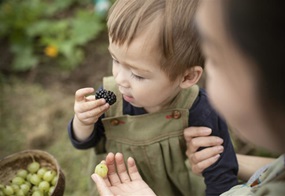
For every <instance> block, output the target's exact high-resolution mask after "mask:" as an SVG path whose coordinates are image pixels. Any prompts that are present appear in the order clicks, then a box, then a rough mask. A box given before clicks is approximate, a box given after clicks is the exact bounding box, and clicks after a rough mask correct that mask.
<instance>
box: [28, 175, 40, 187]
mask: <svg viewBox="0 0 285 196" xmlns="http://www.w3.org/2000/svg"><path fill="white" fill-rule="evenodd" d="M30 182H31V183H32V184H33V185H36V186H37V185H38V184H39V183H40V182H41V178H40V177H39V176H38V175H37V174H33V175H32V177H31V179H30Z"/></svg>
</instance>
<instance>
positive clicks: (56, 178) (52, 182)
mask: <svg viewBox="0 0 285 196" xmlns="http://www.w3.org/2000/svg"><path fill="white" fill-rule="evenodd" d="M57 180H58V176H55V177H54V178H53V179H52V181H51V185H53V186H55V185H56V183H57Z"/></svg>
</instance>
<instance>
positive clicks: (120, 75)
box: [114, 68, 129, 88]
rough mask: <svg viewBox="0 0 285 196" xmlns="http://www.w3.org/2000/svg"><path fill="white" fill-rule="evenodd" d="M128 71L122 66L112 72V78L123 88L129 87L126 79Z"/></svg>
mask: <svg viewBox="0 0 285 196" xmlns="http://www.w3.org/2000/svg"><path fill="white" fill-rule="evenodd" d="M127 74H128V71H127V70H125V69H124V68H121V69H119V70H117V73H116V74H114V78H115V81H116V83H117V84H118V85H119V86H121V87H124V88H129V81H128V75H127Z"/></svg>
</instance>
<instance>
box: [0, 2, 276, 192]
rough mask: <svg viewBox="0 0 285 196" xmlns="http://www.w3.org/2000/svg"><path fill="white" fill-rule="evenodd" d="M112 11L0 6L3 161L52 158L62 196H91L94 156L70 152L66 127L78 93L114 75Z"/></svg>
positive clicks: (103, 5)
mask: <svg viewBox="0 0 285 196" xmlns="http://www.w3.org/2000/svg"><path fill="white" fill-rule="evenodd" d="M112 3H113V0H64V1H62V0H29V1H22V0H0V159H1V158H3V157H5V156H7V155H10V154H12V153H16V152H19V151H22V150H26V149H41V150H44V151H47V152H49V153H50V154H52V155H53V156H54V157H55V158H56V159H57V160H58V162H59V164H60V166H61V168H62V170H63V172H64V174H65V178H66V189H65V195H67V196H73V195H74V196H77V195H88V182H89V180H90V174H89V173H88V172H89V171H88V166H89V163H88V161H89V155H90V153H93V150H92V149H91V150H77V149H75V148H74V147H73V146H72V145H71V143H70V141H69V139H68V135H67V124H68V122H69V121H70V119H71V118H72V116H73V103H74V93H75V91H76V90H77V89H79V88H82V87H88V86H92V87H95V88H98V87H99V86H100V85H101V84H102V77H103V76H107V75H111V59H110V57H109V53H108V50H107V47H108V37H107V31H106V10H107V9H108V7H109V6H110V5H111V4H112ZM204 77H205V76H204ZM204 79H205V78H203V79H202V80H201V82H200V85H201V86H204ZM233 141H234V144H235V147H236V149H237V151H238V152H241V153H244V154H255V155H262V156H268V155H269V156H272V155H271V154H269V153H268V152H266V151H264V150H262V149H257V148H255V147H254V146H252V145H250V144H248V143H244V142H241V141H240V140H239V139H237V138H236V137H235V135H233ZM91 164H92V163H91ZM94 167H95V165H94Z"/></svg>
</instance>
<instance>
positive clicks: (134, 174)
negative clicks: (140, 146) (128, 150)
mask: <svg viewBox="0 0 285 196" xmlns="http://www.w3.org/2000/svg"><path fill="white" fill-rule="evenodd" d="M128 172H129V175H130V177H131V180H142V177H141V175H140V173H139V171H138V168H137V166H136V163H135V160H134V159H133V158H132V157H129V158H128Z"/></svg>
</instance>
